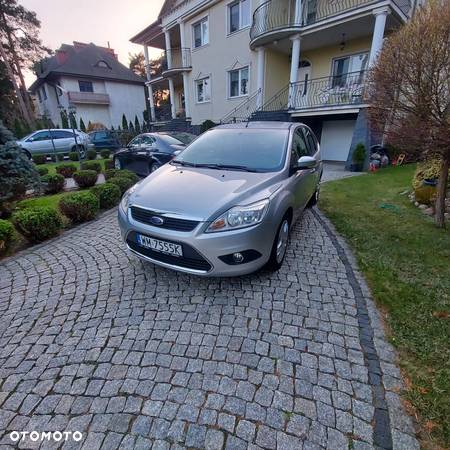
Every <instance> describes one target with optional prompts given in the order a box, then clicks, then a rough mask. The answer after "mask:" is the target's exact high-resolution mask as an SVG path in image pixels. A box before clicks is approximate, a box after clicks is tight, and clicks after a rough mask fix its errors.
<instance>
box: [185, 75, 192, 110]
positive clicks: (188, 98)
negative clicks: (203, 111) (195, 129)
mask: <svg viewBox="0 0 450 450" xmlns="http://www.w3.org/2000/svg"><path fill="white" fill-rule="evenodd" d="M183 91H184V113H185V115H186V117H191V104H190V103H191V96H190V89H189V75H188V73H187V72H183Z"/></svg>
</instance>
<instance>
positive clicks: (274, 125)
mask: <svg viewBox="0 0 450 450" xmlns="http://www.w3.org/2000/svg"><path fill="white" fill-rule="evenodd" d="M296 125H300V124H299V123H298V122H275V121H269V120H265V121H256V120H255V121H249V122H238V123H227V124H224V125H218V126H216V127H214V129H243V128H249V129H259V130H261V129H266V130H269V129H270V130H274V129H277V130H289V129H290V128H291V127H292V126H296Z"/></svg>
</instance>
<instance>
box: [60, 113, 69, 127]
mask: <svg viewBox="0 0 450 450" xmlns="http://www.w3.org/2000/svg"><path fill="white" fill-rule="evenodd" d="M60 114H61V128H69V118H68V117H67V111H66V110H65V109H63V110H61V113H60Z"/></svg>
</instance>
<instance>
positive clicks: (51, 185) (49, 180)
mask: <svg viewBox="0 0 450 450" xmlns="http://www.w3.org/2000/svg"><path fill="white" fill-rule="evenodd" d="M41 181H42V182H43V183H44V184H45V187H44V190H45V193H46V194H57V193H58V192H61V191H62V190H63V189H64V177H63V176H62V175H60V174H59V173H51V174H48V175H44V176H43V177H41Z"/></svg>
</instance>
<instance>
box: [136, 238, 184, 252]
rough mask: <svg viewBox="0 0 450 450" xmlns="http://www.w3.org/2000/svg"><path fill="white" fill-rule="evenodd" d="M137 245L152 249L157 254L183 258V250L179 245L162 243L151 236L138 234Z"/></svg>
mask: <svg viewBox="0 0 450 450" xmlns="http://www.w3.org/2000/svg"><path fill="white" fill-rule="evenodd" d="M136 239H137V243H138V244H139V245H141V246H142V247H146V248H150V249H152V250H155V251H156V252H161V253H166V254H168V255H172V256H180V257H181V256H183V248H182V247H181V245H179V244H174V243H173V242H166V241H161V240H160V239H155V238H152V237H149V236H143V235H142V234H138V235H137V236H136Z"/></svg>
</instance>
